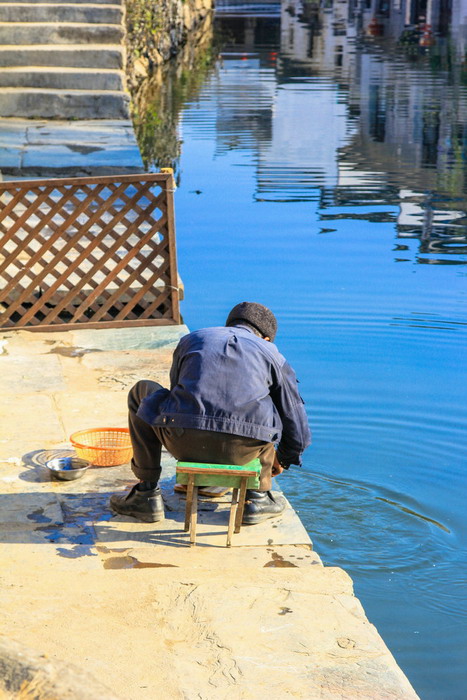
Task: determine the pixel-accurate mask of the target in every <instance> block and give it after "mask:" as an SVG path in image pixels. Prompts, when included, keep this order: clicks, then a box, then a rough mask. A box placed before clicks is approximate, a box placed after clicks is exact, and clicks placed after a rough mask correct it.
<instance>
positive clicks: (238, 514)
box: [235, 476, 248, 532]
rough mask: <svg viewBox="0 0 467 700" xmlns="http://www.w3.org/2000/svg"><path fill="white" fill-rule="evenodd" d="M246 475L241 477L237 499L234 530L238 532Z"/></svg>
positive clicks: (241, 516)
mask: <svg viewBox="0 0 467 700" xmlns="http://www.w3.org/2000/svg"><path fill="white" fill-rule="evenodd" d="M247 484H248V477H246V476H245V477H243V478H242V480H241V482H240V498H239V499H238V508H237V515H236V518H235V532H240V528H241V526H242V518H243V511H244V510H245V496H246V487H247Z"/></svg>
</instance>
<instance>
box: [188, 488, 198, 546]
mask: <svg viewBox="0 0 467 700" xmlns="http://www.w3.org/2000/svg"><path fill="white" fill-rule="evenodd" d="M197 522H198V487H197V486H194V487H193V501H192V504H191V518H190V544H191V545H195V544H196V525H197Z"/></svg>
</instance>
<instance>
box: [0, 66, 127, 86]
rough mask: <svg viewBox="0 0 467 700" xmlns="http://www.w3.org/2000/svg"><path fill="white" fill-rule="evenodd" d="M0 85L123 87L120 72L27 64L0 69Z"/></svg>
mask: <svg viewBox="0 0 467 700" xmlns="http://www.w3.org/2000/svg"><path fill="white" fill-rule="evenodd" d="M0 87H18V88H19V87H31V88H51V89H53V90H123V89H124V79H123V72H122V71H118V70H97V69H95V68H63V67H60V68H57V67H53V68H52V67H49V66H46V67H43V68H38V67H37V66H27V67H24V68H0Z"/></svg>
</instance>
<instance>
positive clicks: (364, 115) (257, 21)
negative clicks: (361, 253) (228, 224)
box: [211, 0, 467, 264]
mask: <svg viewBox="0 0 467 700" xmlns="http://www.w3.org/2000/svg"><path fill="white" fill-rule="evenodd" d="M217 13H218V14H217V25H218V29H219V30H220V31H221V33H222V35H223V36H224V38H225V40H226V42H227V43H226V45H225V47H224V48H225V53H224V60H225V61H228V60H230V61H233V63H232V64H229V70H228V71H225V75H224V76H223V78H222V79H223V81H224V84H223V86H222V88H219V89H218V91H217V101H218V104H217V110H218V113H217V144H218V149H219V151H220V152H222V151H223V150H225V149H231V148H235V146H236V144H237V145H238V139H240V140H241V141H242V144H243V145H248V146H249V147H254V148H255V150H256V151H257V164H258V165H257V193H256V196H257V199H258V200H268V201H270V200H272V201H294V200H295V201H296V200H316V199H318V200H319V202H320V211H321V217H322V219H323V220H324V221H329V220H332V219H335V218H349V216H350V217H351V218H357V219H358V218H362V219H366V220H368V218H371V216H373V217H376V218H377V220H380V221H381V220H387V221H394V219H395V218H396V219H397V232H398V236H399V237H400V238H418V239H420V241H421V243H420V248H419V252H420V253H421V254H425V253H430V255H429V256H425V257H423V256H419V257H418V262H420V263H431V264H433V263H437V264H465V258H464V259H462V255H465V254H466V253H467V235H466V231H467V228H466V226H467V218H466V217H467V215H466V212H467V193H466V188H467V183H466V156H467V119H466V117H467V87H466V86H467V64H466V50H467V3H466V2H463V1H462V0H392V1H390V0H348V1H347V2H346V1H345V0H344V1H342V0H340V1H339V2H337V1H336V0H335V1H334V2H332V0H323V1H322V2H305V1H304V0H283V1H282V4H278V3H271V2H254V3H247V2H242V1H241V0H218V3H217ZM239 58H243V59H244V60H247V61H248V62H249V67H250V71H249V72H248V77H247V84H245V74H246V72H245V71H244V70H241V67H240V66H239V67H238V69H236V68H235V61H236V60H237V59H239ZM225 81H227V82H228V85H226V84H225ZM211 88H212V86H211ZM246 93H248V94H246ZM370 203H373V204H374V205H376V204H381V205H395V206H396V207H397V214H394V213H386V214H384V213H381V212H380V213H379V214H377V215H376V214H374V213H373V214H372V215H371V214H370V216H369V215H368V213H359V212H358V208H360V209H361V210H362V209H363V207H362V205H363V204H367V205H368V204H370ZM344 205H345V206H346V207H347V208H348V207H349V206H353V207H355V208H356V209H357V211H355V210H354V212H353V213H352V214H350V215H349V213H348V211H347V210H346V213H345V214H344V213H340V212H339V207H341V208H342V207H343V206H344ZM391 208H392V206H391ZM326 225H327V226H329V224H326ZM397 248H398V250H399V251H403V250H404V248H405V246H404V245H403V244H402V243H401V244H400V245H398V246H397ZM433 253H437V255H438V256H437V257H434V255H433ZM404 259H405V258H404V256H403V254H400V257H398V258H397V260H401V261H403V260H404Z"/></svg>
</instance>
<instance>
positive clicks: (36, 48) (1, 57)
mask: <svg viewBox="0 0 467 700" xmlns="http://www.w3.org/2000/svg"><path fill="white" fill-rule="evenodd" d="M0 1H1V0H0ZM123 65H124V61H123V49H122V48H121V46H119V45H111V44H105V45H103V46H102V45H101V44H87V45H86V44H85V45H83V44H78V45H75V44H56V45H52V46H49V45H42V44H33V45H25V46H24V45H23V46H11V45H9V46H0V66H8V67H10V66H63V67H75V68H98V69H101V68H109V69H110V68H114V69H117V70H118V69H122V68H123Z"/></svg>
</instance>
